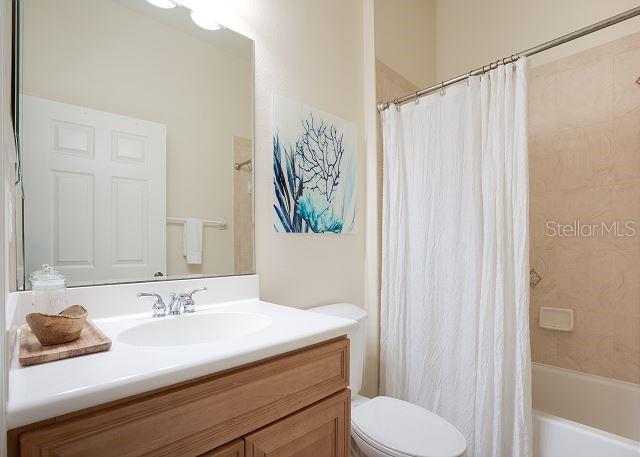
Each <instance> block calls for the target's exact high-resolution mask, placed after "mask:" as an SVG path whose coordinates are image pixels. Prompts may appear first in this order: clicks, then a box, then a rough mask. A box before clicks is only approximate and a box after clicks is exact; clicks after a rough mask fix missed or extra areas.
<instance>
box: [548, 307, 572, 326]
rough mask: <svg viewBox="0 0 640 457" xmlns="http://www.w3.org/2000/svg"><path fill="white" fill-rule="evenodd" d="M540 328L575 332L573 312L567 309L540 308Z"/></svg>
mask: <svg viewBox="0 0 640 457" xmlns="http://www.w3.org/2000/svg"><path fill="white" fill-rule="evenodd" d="M540 327H542V328H546V329H549V330H559V331H562V332H570V331H572V330H573V310H572V309H567V308H550V307H547V306H542V307H540Z"/></svg>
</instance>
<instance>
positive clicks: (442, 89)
mask: <svg viewBox="0 0 640 457" xmlns="http://www.w3.org/2000/svg"><path fill="white" fill-rule="evenodd" d="M444 94H445V92H444V81H442V82H441V83H440V96H441V97H444Z"/></svg>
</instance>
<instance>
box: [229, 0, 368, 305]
mask: <svg viewBox="0 0 640 457" xmlns="http://www.w3.org/2000/svg"><path fill="white" fill-rule="evenodd" d="M230 5H231V6H230V8H231V10H230V13H229V17H228V18H227V21H228V22H227V24H228V25H229V26H231V27H232V28H235V29H237V30H238V31H240V32H242V33H244V34H246V35H247V36H250V37H251V38H253V39H254V40H255V58H256V100H255V104H256V136H255V141H256V145H255V151H256V153H255V169H254V170H255V223H256V269H257V272H258V273H259V274H260V289H261V290H260V294H261V297H262V298H263V299H265V300H269V301H273V302H276V303H281V304H285V305H291V306H295V307H299V308H308V307H311V306H315V305H322V304H328V303H333V302H351V303H354V304H356V305H358V306H363V304H364V303H363V289H364V283H363V278H364V228H363V227H364V210H363V208H364V196H365V195H364V194H365V187H364V182H365V180H364V175H363V173H364V169H365V154H364V142H363V132H364V121H363V89H362V88H363V78H364V75H363V24H362V17H363V16H362V2H361V1H349V2H345V1H342V0H325V1H322V2H318V1H314V0H296V1H290V0H271V1H269V2H265V1H262V0H260V1H259V0H239V1H236V2H233V3H230ZM275 94H278V95H283V96H286V97H289V98H292V99H294V100H299V101H301V102H304V103H307V104H309V105H312V106H315V107H317V108H319V109H321V110H323V111H327V112H329V113H332V114H335V115H337V116H340V117H342V118H344V119H347V120H349V121H351V122H354V123H355V124H356V126H357V128H358V137H359V138H358V157H359V160H358V208H359V211H358V215H357V218H358V220H357V227H358V230H357V232H356V233H355V234H353V235H340V236H335V235H300V234H299V235H286V234H282V233H275V231H274V228H273V221H274V215H273V201H274V191H273V181H272V180H273V171H272V168H273V160H272V134H273V117H272V108H273V96H274V95H275ZM372 108H373V107H372Z"/></svg>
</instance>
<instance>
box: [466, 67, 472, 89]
mask: <svg viewBox="0 0 640 457" xmlns="http://www.w3.org/2000/svg"><path fill="white" fill-rule="evenodd" d="M471 73H473V70H471V71H469V76H467V86H470V85H471Z"/></svg>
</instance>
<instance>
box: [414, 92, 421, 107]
mask: <svg viewBox="0 0 640 457" xmlns="http://www.w3.org/2000/svg"><path fill="white" fill-rule="evenodd" d="M418 92H420V91H418V90H417V91H416V95H415V97H416V105H419V104H420V97H418Z"/></svg>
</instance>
